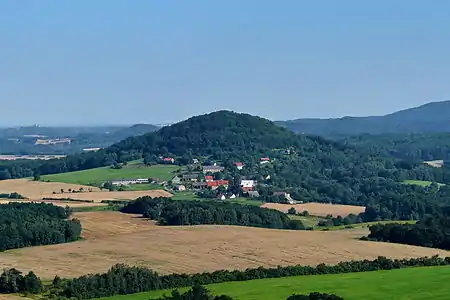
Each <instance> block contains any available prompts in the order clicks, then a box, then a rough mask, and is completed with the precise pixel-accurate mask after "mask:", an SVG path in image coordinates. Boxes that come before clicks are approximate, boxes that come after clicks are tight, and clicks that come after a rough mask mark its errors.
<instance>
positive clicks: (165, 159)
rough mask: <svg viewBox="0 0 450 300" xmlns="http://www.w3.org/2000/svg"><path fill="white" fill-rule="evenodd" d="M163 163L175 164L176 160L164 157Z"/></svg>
mask: <svg viewBox="0 0 450 300" xmlns="http://www.w3.org/2000/svg"><path fill="white" fill-rule="evenodd" d="M163 162H165V163H171V164H173V163H174V162H175V159H174V158H173V157H164V158H163Z"/></svg>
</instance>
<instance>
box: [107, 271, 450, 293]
mask: <svg viewBox="0 0 450 300" xmlns="http://www.w3.org/2000/svg"><path fill="white" fill-rule="evenodd" d="M449 281H450V267H448V266H445V267H421V268H410V269H399V270H390V271H377V272H363V273H347V274H333V275H316V276H298V277H285V278H274V279H259V280H250V281H242V282H226V283H220V284H212V285H208V286H207V287H208V289H210V290H211V291H212V292H213V294H215V295H220V294H226V295H229V296H231V297H233V299H235V300H260V299H264V300H284V299H286V298H287V297H289V296H290V295H292V294H293V293H297V294H300V293H301V294H307V293H310V292H322V293H333V294H336V295H338V296H341V297H343V298H344V299H345V300H362V299H364V300H399V299H402V300H425V299H433V300H446V299H449V296H448V295H449V288H448V282H449ZM169 293H170V291H153V292H148V293H139V294H134V295H124V296H114V297H107V298H100V299H103V300H125V299H127V300H128V299H129V300H148V299H154V298H156V297H159V296H162V295H163V294H167V295H168V294H169Z"/></svg>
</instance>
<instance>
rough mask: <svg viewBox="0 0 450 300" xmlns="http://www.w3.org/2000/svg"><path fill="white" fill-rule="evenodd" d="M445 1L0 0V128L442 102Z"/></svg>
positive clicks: (353, 111) (447, 41)
mask: <svg viewBox="0 0 450 300" xmlns="http://www.w3.org/2000/svg"><path fill="white" fill-rule="evenodd" d="M449 14H450V1H447V0H435V1H423V0H421V1H419V0H395V1H392V0H379V1H361V0H342V1H334V0H317V1H299V0H283V1H273V0H272V1H268V0H228V1H211V0H190V1H182V0H168V1H158V0H133V1H126V0H120V1H119V0H96V1H92V0H91V1H88V0H77V1H60V0H47V1H37V0H35V1H33V0H25V1H17V0H3V1H0V126H5V125H22V124H23V125H28V124H41V125H86V124H87V125H90V124H93V125H97V124H134V123H154V124H157V123H166V122H173V121H179V120H181V119H185V118H187V117H189V116H192V115H197V114H202V113H207V112H210V111H214V110H219V109H230V110H235V111H239V112H248V113H251V114H256V115H260V116H263V117H266V118H269V119H274V120H281V119H294V118H301V117H341V116H346V115H352V116H364V115H381V114H386V113H390V112H393V111H396V110H399V109H403V108H408V107H412V106H417V105H420V104H424V103H427V102H431V101H440V100H448V99H450V85H449V82H450V72H449V69H450V55H449V53H450V18H448V16H449Z"/></svg>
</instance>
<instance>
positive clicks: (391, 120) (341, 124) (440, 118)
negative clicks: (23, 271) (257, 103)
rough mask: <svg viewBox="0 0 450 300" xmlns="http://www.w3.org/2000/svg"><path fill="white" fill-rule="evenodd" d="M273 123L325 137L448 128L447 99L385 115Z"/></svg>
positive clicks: (424, 131)
mask: <svg viewBox="0 0 450 300" xmlns="http://www.w3.org/2000/svg"><path fill="white" fill-rule="evenodd" d="M276 123H277V124H278V125H280V126H283V127H286V128H288V129H290V130H292V131H294V132H298V133H305V134H314V135H320V136H326V137H333V136H342V135H359V134H385V133H441V132H450V101H441V102H432V103H428V104H425V105H421V106H418V107H414V108H410V109H405V110H401V111H398V112H395V113H392V114H388V115H385V116H373V117H343V118H337V119H297V120H290V121H278V122H276Z"/></svg>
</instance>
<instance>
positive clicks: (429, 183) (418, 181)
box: [403, 180, 445, 187]
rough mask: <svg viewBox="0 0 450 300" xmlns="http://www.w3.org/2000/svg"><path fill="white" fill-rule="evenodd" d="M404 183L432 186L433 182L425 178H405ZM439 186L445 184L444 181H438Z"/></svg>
mask: <svg viewBox="0 0 450 300" xmlns="http://www.w3.org/2000/svg"><path fill="white" fill-rule="evenodd" d="M403 183H404V184H414V185H420V186H424V187H425V186H430V185H431V184H432V183H433V182H431V181H424V180H405V181H403ZM436 184H437V185H438V186H443V185H445V184H443V183H436Z"/></svg>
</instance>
